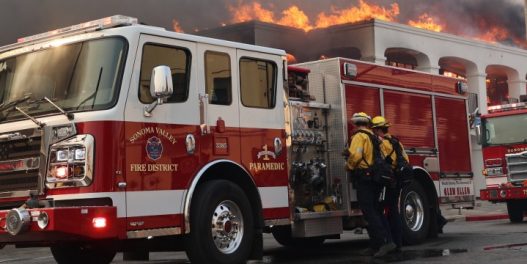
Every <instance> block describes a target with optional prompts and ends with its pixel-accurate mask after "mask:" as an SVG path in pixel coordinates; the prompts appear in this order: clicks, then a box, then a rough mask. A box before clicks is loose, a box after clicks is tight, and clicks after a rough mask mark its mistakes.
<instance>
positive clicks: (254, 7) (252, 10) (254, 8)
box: [229, 2, 275, 23]
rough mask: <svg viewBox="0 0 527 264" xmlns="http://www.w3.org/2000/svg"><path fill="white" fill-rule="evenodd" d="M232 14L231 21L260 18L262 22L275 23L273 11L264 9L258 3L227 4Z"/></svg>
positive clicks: (238, 21)
mask: <svg viewBox="0 0 527 264" xmlns="http://www.w3.org/2000/svg"><path fill="white" fill-rule="evenodd" d="M229 10H230V12H231V14H232V16H233V19H232V22H233V23H240V22H246V21H250V20H260V21H262V22H269V23H275V21H274V15H273V11H271V10H268V9H265V8H263V7H262V5H261V4H260V3H256V2H254V3H251V4H245V5H240V6H237V7H234V6H229Z"/></svg>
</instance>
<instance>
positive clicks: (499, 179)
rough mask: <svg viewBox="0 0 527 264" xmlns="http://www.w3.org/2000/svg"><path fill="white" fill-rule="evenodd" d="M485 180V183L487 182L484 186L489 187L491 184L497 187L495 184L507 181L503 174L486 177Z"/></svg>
mask: <svg viewBox="0 0 527 264" xmlns="http://www.w3.org/2000/svg"><path fill="white" fill-rule="evenodd" d="M485 181H486V184H487V186H486V187H491V186H495V187H497V186H499V185H501V184H503V183H506V182H507V176H503V177H486V178H485Z"/></svg>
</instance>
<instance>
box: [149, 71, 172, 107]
mask: <svg viewBox="0 0 527 264" xmlns="http://www.w3.org/2000/svg"><path fill="white" fill-rule="evenodd" d="M173 92H174V88H173V85H172V72H171V70H170V67H168V66H165V65H162V66H157V67H154V69H152V75H151V78H150V95H151V96H152V97H153V98H155V99H157V100H156V101H155V102H153V103H151V104H150V105H147V106H145V111H144V115H145V116H147V117H150V116H152V111H154V109H155V108H156V107H157V105H162V104H163V103H164V101H165V100H166V99H167V98H169V97H170V96H171V95H172V93H173Z"/></svg>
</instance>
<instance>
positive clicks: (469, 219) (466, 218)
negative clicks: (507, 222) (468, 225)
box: [445, 214, 509, 222]
mask: <svg viewBox="0 0 527 264" xmlns="http://www.w3.org/2000/svg"><path fill="white" fill-rule="evenodd" d="M445 218H446V220H447V221H448V222H454V221H456V222H457V221H467V222H476V221H492V220H501V219H509V215H508V214H493V215H470V216H463V215H456V216H445Z"/></svg>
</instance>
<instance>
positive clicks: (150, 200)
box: [47, 190, 185, 217]
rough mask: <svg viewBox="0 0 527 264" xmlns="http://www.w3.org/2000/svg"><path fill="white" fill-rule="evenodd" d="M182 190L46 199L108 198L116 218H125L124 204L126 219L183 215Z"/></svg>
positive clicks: (104, 193) (183, 192) (103, 193)
mask: <svg viewBox="0 0 527 264" xmlns="http://www.w3.org/2000/svg"><path fill="white" fill-rule="evenodd" d="M184 194H185V191H184V190H166V191H137V192H127V193H126V197H125V193H124V192H101V193H80V194H61V195H50V196H48V197H47V198H51V199H54V200H56V201H61V200H75V199H91V198H106V197H108V198H110V199H112V202H113V205H114V206H115V207H117V217H126V216H127V212H126V203H127V202H128V204H129V205H130V206H129V207H128V217H134V216H149V215H169V214H181V213H183V209H182V206H181V204H182V202H181V201H183V199H184V197H185V196H184Z"/></svg>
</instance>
